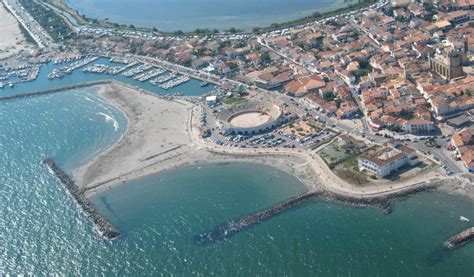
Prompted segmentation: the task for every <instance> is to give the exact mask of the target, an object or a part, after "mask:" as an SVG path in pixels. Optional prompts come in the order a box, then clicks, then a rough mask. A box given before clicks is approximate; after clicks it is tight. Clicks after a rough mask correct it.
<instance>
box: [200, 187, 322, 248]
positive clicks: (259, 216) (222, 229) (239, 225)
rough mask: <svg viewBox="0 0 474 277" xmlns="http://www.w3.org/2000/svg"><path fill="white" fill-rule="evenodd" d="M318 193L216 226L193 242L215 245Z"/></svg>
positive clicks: (308, 193) (305, 195)
mask: <svg viewBox="0 0 474 277" xmlns="http://www.w3.org/2000/svg"><path fill="white" fill-rule="evenodd" d="M317 195H318V193H316V192H307V193H304V194H301V195H299V196H297V197H294V198H290V199H289V200H287V201H285V202H280V203H278V204H276V205H274V206H273V207H271V208H269V209H265V210H263V211H258V212H255V213H252V214H249V215H246V216H243V217H241V218H238V219H236V220H232V221H229V222H227V223H225V224H223V225H221V226H217V227H215V228H214V229H212V230H211V231H209V232H205V233H201V234H198V235H195V236H194V237H193V241H194V243H195V244H198V245H206V244H212V243H216V242H218V241H221V240H224V239H226V238H228V237H231V236H233V235H235V234H237V233H239V232H242V231H244V230H246V229H248V228H250V227H252V226H254V225H256V224H259V223H262V222H264V221H266V220H269V219H270V218H272V217H274V216H277V215H279V214H281V213H283V212H285V211H287V210H289V209H292V208H295V207H297V206H300V205H301V204H303V203H306V202H308V201H310V200H312V199H314V198H315V197H316V196H317Z"/></svg>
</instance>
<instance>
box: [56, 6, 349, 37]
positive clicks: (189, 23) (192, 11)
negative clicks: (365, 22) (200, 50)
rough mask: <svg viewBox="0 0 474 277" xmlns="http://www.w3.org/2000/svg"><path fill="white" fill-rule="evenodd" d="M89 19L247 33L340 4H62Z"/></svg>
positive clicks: (167, 29) (169, 29)
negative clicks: (256, 28) (234, 30)
mask: <svg viewBox="0 0 474 277" xmlns="http://www.w3.org/2000/svg"><path fill="white" fill-rule="evenodd" d="M65 2H66V3H67V4H69V5H70V6H71V7H72V8H74V9H76V10H78V11H79V12H80V13H81V14H85V15H86V16H88V17H90V18H98V19H106V18H108V19H109V20H110V21H113V22H119V23H122V24H134V25H136V26H143V27H156V28H158V29H159V30H163V31H176V30H184V31H192V30H195V29H196V28H217V29H220V30H222V29H226V28H230V27H235V28H239V29H250V28H252V27H256V26H268V25H270V24H272V23H281V22H285V21H288V20H292V19H297V18H300V17H304V16H308V15H310V14H312V13H313V12H316V11H317V12H325V11H329V10H334V9H337V8H340V7H343V6H345V5H347V4H348V3H345V2H344V1H343V0H336V1H331V0H317V1H315V0H292V1H287V0H259V1H255V0H239V1H235V0H225V1H222V0H101V1H92V0H65Z"/></svg>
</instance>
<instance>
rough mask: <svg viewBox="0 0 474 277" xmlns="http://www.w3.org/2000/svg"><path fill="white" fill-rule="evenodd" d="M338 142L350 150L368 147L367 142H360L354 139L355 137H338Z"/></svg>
mask: <svg viewBox="0 0 474 277" xmlns="http://www.w3.org/2000/svg"><path fill="white" fill-rule="evenodd" d="M338 140H339V143H340V144H341V145H342V146H346V147H349V148H359V149H361V148H364V147H366V144H365V142H363V141H362V140H358V139H356V138H354V137H353V136H350V135H340V136H339V137H338Z"/></svg>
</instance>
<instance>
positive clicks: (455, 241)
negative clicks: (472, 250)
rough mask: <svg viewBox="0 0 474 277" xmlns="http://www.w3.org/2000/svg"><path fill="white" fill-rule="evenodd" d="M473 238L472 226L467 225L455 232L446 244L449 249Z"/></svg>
mask: <svg viewBox="0 0 474 277" xmlns="http://www.w3.org/2000/svg"><path fill="white" fill-rule="evenodd" d="M473 240H474V227H469V228H467V229H466V230H464V231H462V232H460V233H457V234H456V235H454V236H452V237H450V238H449V239H448V240H447V241H446V246H447V247H448V248H450V249H453V248H456V247H459V246H462V245H464V244H466V243H469V242H471V241H473Z"/></svg>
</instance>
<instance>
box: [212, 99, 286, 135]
mask: <svg viewBox="0 0 474 277" xmlns="http://www.w3.org/2000/svg"><path fill="white" fill-rule="evenodd" d="M283 121H284V116H283V114H282V111H281V109H280V107H278V106H277V105H274V104H271V103H263V102H246V103H242V104H237V105H234V106H232V107H230V108H227V109H224V110H222V111H221V112H220V113H219V114H218V116H217V126H218V127H219V129H220V130H221V131H222V132H223V133H224V134H234V135H235V134H241V135H254V134H260V133H264V132H268V131H270V130H272V129H274V128H276V127H278V126H279V125H281V124H282V123H283Z"/></svg>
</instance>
